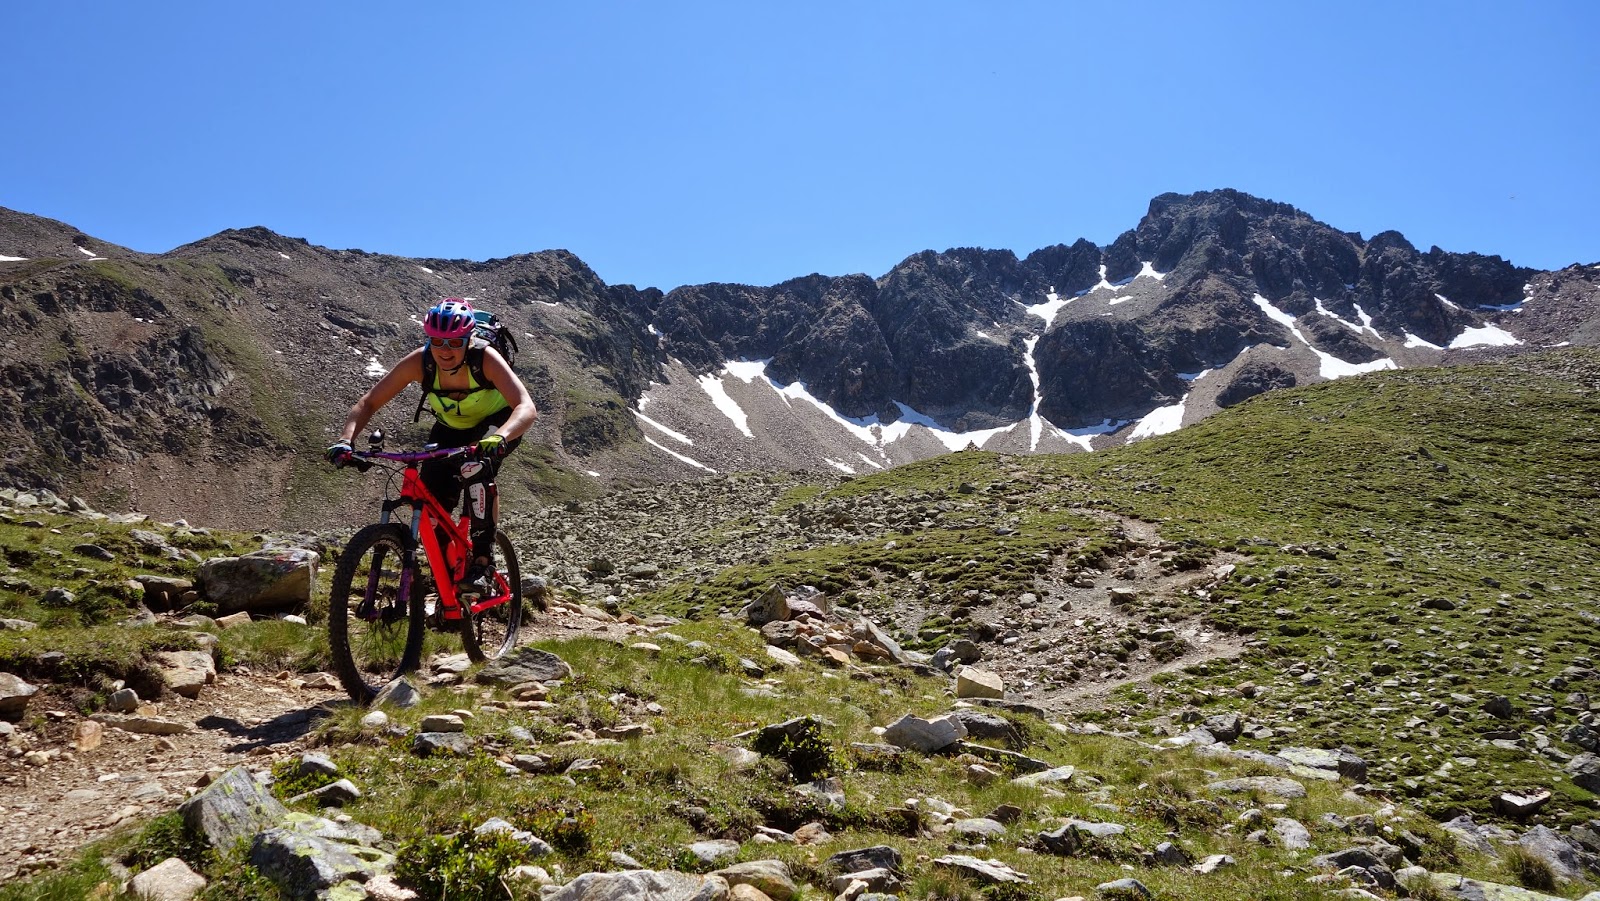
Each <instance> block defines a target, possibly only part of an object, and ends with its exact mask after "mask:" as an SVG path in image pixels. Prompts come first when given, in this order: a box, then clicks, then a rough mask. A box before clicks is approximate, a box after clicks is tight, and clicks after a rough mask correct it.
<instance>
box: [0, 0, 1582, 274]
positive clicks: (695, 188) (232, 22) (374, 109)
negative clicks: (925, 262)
mask: <svg viewBox="0 0 1600 901" xmlns="http://www.w3.org/2000/svg"><path fill="white" fill-rule="evenodd" d="M1597 36H1600V3H1595V2H1590V0H1571V2H1556V0H1552V2H1518V3H1510V2H1503V3H1486V2H1455V0H1452V2H1410V0H1406V2H1392V0H1390V2H1365V0H1360V2H1326V0H1322V2H1312V0H1307V2H1289V3H1285V2H1276V3H1239V2H1226V0H1222V2H1203V3H1197V2H1192V0H1183V2H1142V3H1141V2H1118V3H1105V4H1088V3H1073V2H1066V0H1059V2H1032V0H1007V2H990V0H983V2H978V0H973V2H965V3H955V2H944V0H915V2H911V0H852V2H831V0H805V2H793V3H776V2H772V3H769V2H759V0H739V2H682V3H674V2H653V0H652V2H646V0H634V2H613V0H585V2H581V3H578V2H573V3H556V2H533V0H526V2H521V0H519V2H468V3H444V2H411V0H384V2H354V0H348V2H328V0H316V2H306V0H290V2H274V3H240V2H215V0H206V2H196V0H186V2H179V0H156V2H129V0H74V2H70V3H63V2H59V0H10V2H7V3H5V4H4V9H3V10H0V85H3V89H0V114H3V116H4V118H3V120H0V121H3V122H4V123H5V128H4V138H3V139H0V206H6V207H10V208H12V209H17V210H21V211H23V212H27V213H34V214H38V215H42V216H47V217H50V218H53V219H60V220H62V221H65V222H68V223H70V224H72V225H74V226H76V227H78V228H80V229H82V230H83V231H85V232H87V233H89V234H91V235H94V236H96V237H99V238H102V239H104V240H108V241H111V242H114V243H117V244H122V245H125V246H128V247H132V248H134V249H136V250H141V251H147V252H162V251H166V250H170V249H172V248H173V247H176V246H178V245H180V244H184V243H187V242H189V241H194V240H198V239H200V238H202V237H205V236H207V235H211V234H214V233H216V232H218V231H220V230H222V229H225V228H233V227H245V226H251V225H262V226H266V227H267V228H270V229H272V230H273V231H276V232H279V233H282V234H285V235H290V236H293V237H300V238H306V239H307V240H309V241H311V242H312V243H314V244H320V245H324V246H328V247H334V248H361V249H364V250H368V251H375V252H383V253H394V254H401V255H405V256H415V257H458V258H467V259H475V260H485V259H490V258H494V257H503V256H509V255H511V254H516V253H524V252H529V251H536V250H544V249H549V248H566V249H568V250H571V251H573V252H574V253H576V254H578V255H579V256H580V257H582V258H583V259H584V260H585V261H586V262H587V263H589V265H590V266H592V267H593V268H594V269H595V271H596V272H597V273H598V274H599V275H600V277H601V278H602V279H604V280H605V281H607V282H609V283H612V284H620V283H632V284H636V285H639V286H646V285H653V286H656V287H661V288H672V287H675V286H677V285H680V284H690V283H699V282H709V281H731V282H745V283H751V284H773V283H776V282H778V281H782V280H784V279H786V278H791V277H794V276H799V275H805V274H808V273H811V272H822V273H825V274H830V275H841V274H846V273H851V272H865V273H868V274H870V275H881V274H883V273H884V272H886V271H888V270H889V269H890V268H891V267H892V266H893V265H894V264H895V263H897V262H899V261H900V260H901V259H903V258H905V257H906V256H908V255H910V254H912V253H916V252H917V251H920V250H924V249H929V248H931V249H935V250H943V249H945V248H948V247H959V246H979V247H989V248H1007V249H1011V250H1014V251H1016V252H1017V253H1018V255H1019V256H1020V255H1025V254H1027V253H1028V252H1030V251H1032V250H1035V249H1037V248H1039V247H1044V246H1048V245H1051V244H1056V243H1070V242H1072V241H1074V240H1076V239H1078V238H1080V237H1083V238H1088V239H1089V240H1091V241H1094V242H1096V243H1098V244H1102V245H1104V244H1108V243H1110V242H1111V241H1112V240H1113V239H1115V238H1116V236H1117V235H1118V234H1119V233H1121V232H1122V231H1124V230H1126V229H1129V228H1132V227H1133V226H1135V225H1136V224H1137V223H1138V221H1139V218H1140V217H1141V216H1142V215H1143V214H1144V212H1145V209H1146V206H1147V204H1148V202H1149V200H1150V198H1151V197H1154V196H1155V195H1157V194H1161V193H1164V192H1167V191H1179V192H1190V191H1197V190H1205V189H1210V188H1220V187H1232V188H1238V189H1240V190H1244V191H1247V192H1250V193H1253V194H1257V195H1260V196H1263V197H1267V198H1270V199H1273V200H1277V201H1281V202H1284V203H1290V204H1293V205H1295V206H1297V207H1299V208H1301V209H1303V210H1305V211H1306V212H1308V213H1310V214H1311V215H1312V216H1315V217H1316V218H1318V219H1321V220H1322V221H1324V222H1327V223H1329V224H1331V225H1333V226H1335V227H1338V228H1341V229H1344V230H1347V231H1359V232H1361V233H1363V234H1364V235H1367V236H1369V237H1370V236H1371V235H1372V234H1374V233H1376V232H1378V231H1382V230H1385V229H1391V228H1392V229H1397V230H1399V231H1402V232H1404V233H1405V234H1406V235H1407V237H1409V238H1410V239H1411V240H1412V241H1413V242H1414V243H1416V244H1417V245H1418V246H1420V247H1422V248H1424V249H1426V248H1427V247H1428V246H1429V245H1433V244H1437V245H1439V246H1441V247H1443V248H1445V249H1446V250H1452V251H1477V252H1480V253H1490V254H1498V255H1501V256H1504V257H1507V258H1508V259H1510V260H1512V261H1513V262H1515V263H1518V264H1520V265H1526V266H1535V267H1540V268H1556V267H1560V266H1564V265H1566V264H1568V263H1573V262H1586V263H1587V262H1595V261H1600V52H1597V51H1596V46H1597V45H1596V38H1597ZM3 253H5V248H0V254H3Z"/></svg>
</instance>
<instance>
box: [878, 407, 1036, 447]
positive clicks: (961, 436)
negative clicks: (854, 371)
mask: <svg viewBox="0 0 1600 901" xmlns="http://www.w3.org/2000/svg"><path fill="white" fill-rule="evenodd" d="M894 405H895V406H897V407H899V408H900V423H907V424H909V425H920V426H922V427H923V428H925V429H927V430H928V431H930V432H932V433H933V437H935V438H937V439H939V441H940V443H942V444H943V445H944V446H945V447H948V448H950V449H951V450H953V451H958V450H961V449H962V448H964V447H966V446H967V445H968V444H972V445H975V446H977V447H983V443H984V442H985V441H988V440H989V439H990V438H993V437H994V436H996V435H998V434H1000V433H1001V432H1009V431H1011V430H1012V429H1013V428H1015V427H1016V423H1012V424H1011V425H1006V426H1000V427H999V428H994V429H978V430H976V431H971V432H954V431H951V430H950V429H947V428H945V427H944V426H942V425H940V424H939V423H938V422H937V421H936V420H934V419H932V418H931V417H928V416H924V415H923V414H921V413H918V412H917V411H916V410H913V409H911V408H910V407H908V406H906V405H905V404H903V403H900V402H899V401H895V402H894ZM900 423H896V425H899V424H900Z"/></svg>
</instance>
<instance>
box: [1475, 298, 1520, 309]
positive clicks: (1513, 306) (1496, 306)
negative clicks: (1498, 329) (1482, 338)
mask: <svg viewBox="0 0 1600 901" xmlns="http://www.w3.org/2000/svg"><path fill="white" fill-rule="evenodd" d="M1527 302H1528V300H1527V298H1523V299H1522V300H1519V301H1517V302H1516V303H1502V304H1488V303H1481V304H1478V309H1480V310H1489V311H1491V312H1495V313H1520V312H1522V305H1523V304H1525V303H1527Z"/></svg>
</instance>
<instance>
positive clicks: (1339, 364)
mask: <svg viewBox="0 0 1600 901" xmlns="http://www.w3.org/2000/svg"><path fill="white" fill-rule="evenodd" d="M1312 350H1313V351H1314V352H1315V353H1316V355H1317V356H1318V357H1319V358H1321V360H1322V377H1323V378H1325V379H1330V380H1331V379H1342V378H1345V377H1346V376H1352V375H1364V374H1365V373H1368V372H1381V371H1383V370H1385V369H1399V368H1400V367H1399V366H1398V365H1397V364H1396V363H1395V361H1393V360H1391V359H1389V358H1388V357H1383V358H1382V359H1378V360H1373V361H1372V362H1370V363H1346V362H1345V361H1344V360H1341V359H1339V358H1338V357H1336V356H1334V355H1333V354H1325V353H1323V352H1322V351H1320V350H1317V349H1316V348H1312Z"/></svg>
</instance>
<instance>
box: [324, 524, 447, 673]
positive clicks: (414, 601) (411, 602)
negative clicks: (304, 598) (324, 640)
mask: <svg viewBox="0 0 1600 901" xmlns="http://www.w3.org/2000/svg"><path fill="white" fill-rule="evenodd" d="M416 560H417V543H416V539H414V538H413V537H411V533H410V532H408V531H406V529H405V528H404V527H402V526H400V525H399V524H397V523H375V524H373V525H370V526H367V527H366V528H364V529H362V530H361V531H359V532H357V533H356V534H355V537H353V538H351V539H350V543H349V544H347V545H345V549H344V553H343V554H340V555H339V563H338V566H337V567H336V568H335V569H334V572H333V589H332V591H331V592H330V594H329V595H328V644H329V647H330V650H331V651H332V654H333V668H334V671H335V672H336V673H338V675H339V681H340V682H341V683H343V684H344V688H345V691H346V692H348V693H349V694H350V697H351V698H352V699H354V700H355V701H356V703H358V704H370V703H372V699H373V698H375V697H377V695H378V692H379V691H381V690H382V689H383V687H384V686H385V685H387V684H389V683H390V682H392V681H394V680H395V679H398V678H399V677H401V676H403V675H405V674H406V673H409V672H413V671H414V670H416V669H417V668H418V667H419V666H420V665H421V662H422V637H423V626H424V616H425V614H424V611H423V603H422V598H421V597H419V596H418V584H417V583H418V581H419V580H418V578H417V573H418V569H417V565H416Z"/></svg>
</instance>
